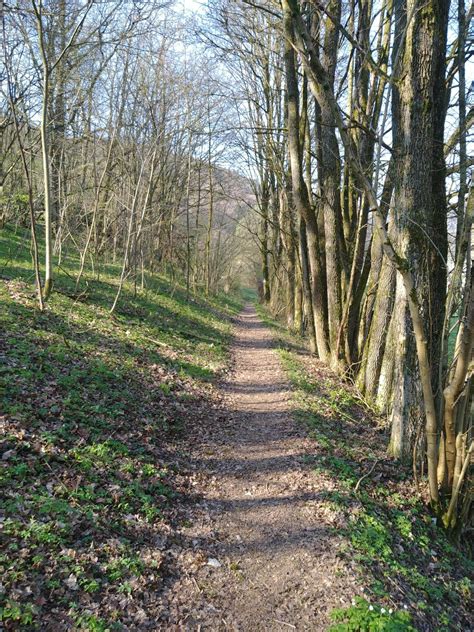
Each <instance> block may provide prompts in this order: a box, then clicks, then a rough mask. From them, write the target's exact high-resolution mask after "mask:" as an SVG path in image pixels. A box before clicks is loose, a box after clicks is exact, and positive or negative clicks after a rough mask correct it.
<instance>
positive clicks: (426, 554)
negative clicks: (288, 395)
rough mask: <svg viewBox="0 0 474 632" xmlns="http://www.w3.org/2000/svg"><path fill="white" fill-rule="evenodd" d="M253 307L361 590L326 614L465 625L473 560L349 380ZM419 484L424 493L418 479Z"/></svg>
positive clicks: (396, 624)
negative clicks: (273, 346)
mask: <svg viewBox="0 0 474 632" xmlns="http://www.w3.org/2000/svg"><path fill="white" fill-rule="evenodd" d="M260 312H261V315H262V317H263V318H264V319H265V320H266V321H267V323H268V324H270V325H271V326H272V327H273V329H274V331H275V335H276V340H277V344H278V349H279V353H280V356H281V358H282V361H283V365H284V367H285V369H286V371H287V374H288V377H289V379H290V381H291V383H292V385H293V388H294V402H295V408H296V415H297V418H298V419H299V420H301V422H302V423H304V424H305V425H306V426H307V428H308V430H309V433H310V435H311V436H312V437H313V438H314V439H315V444H314V445H315V450H314V456H313V458H312V462H313V463H314V472H315V474H316V475H317V476H322V477H325V478H327V482H328V490H332V491H328V493H327V503H328V506H329V507H331V509H333V510H336V511H337V512H339V513H340V514H343V516H344V517H343V521H342V522H343V524H344V535H345V536H346V539H347V545H346V551H345V553H344V557H345V560H346V562H347V564H348V565H349V566H351V567H352V568H353V569H354V572H355V573H356V574H357V576H358V578H359V585H360V587H361V588H363V589H364V592H363V593H362V596H365V598H364V599H363V600H362V599H361V600H359V599H358V600H357V601H356V603H355V605H354V606H353V607H352V608H349V609H348V610H346V611H339V612H338V613H335V614H336V617H338V618H339V620H340V621H342V624H340V626H341V627H337V625H335V627H334V630H341V631H343V630H359V629H361V630H371V629H373V630H379V629H382V630H393V631H397V630H398V631H401V630H409V629H413V627H410V625H411V626H415V629H419V630H426V631H430V632H431V631H434V630H436V631H440V632H441V631H447V630H460V631H461V630H462V631H466V630H468V629H471V627H470V624H471V623H472V618H471V614H470V613H472V610H471V611H470V606H471V607H472V601H471V602H470V598H471V596H472V582H471V580H470V578H472V576H473V570H474V566H473V564H472V562H470V561H469V560H468V559H467V558H465V557H464V556H463V555H462V553H461V552H460V551H458V550H457V549H456V548H454V547H453V546H452V545H451V544H450V542H449V541H448V540H447V538H446V536H445V534H444V532H443V531H442V530H441V529H440V528H438V527H437V526H436V525H435V524H434V523H433V520H432V518H431V516H430V514H429V512H428V511H427V509H426V505H425V503H424V502H423V493H422V494H421V495H420V493H418V492H417V490H416V489H415V486H414V484H413V482H412V472H411V470H410V469H408V468H406V467H404V466H402V465H401V464H400V463H398V462H396V461H394V460H393V459H390V458H389V457H387V455H386V451H385V448H386V445H387V436H386V429H385V428H384V427H383V424H382V423H381V420H380V419H377V418H376V416H375V415H374V414H372V413H371V412H370V411H367V410H366V409H365V408H363V407H362V405H361V402H360V400H358V399H357V394H356V393H355V391H354V390H352V389H351V388H350V386H348V385H347V384H345V383H344V382H342V381H341V380H339V379H338V378H337V377H336V376H335V375H334V374H331V373H330V372H329V371H328V370H327V369H326V368H325V367H324V365H323V364H322V363H320V362H318V361H317V360H315V359H313V358H310V357H309V356H307V355H305V354H301V353H300V352H299V351H300V350H299V349H298V344H299V341H297V340H295V339H294V338H292V337H291V336H290V335H289V334H288V333H287V332H286V331H285V330H284V329H283V328H282V327H281V326H280V325H278V324H277V323H275V322H273V321H272V320H271V319H269V318H268V316H267V315H266V314H265V313H264V312H263V310H260ZM372 468H373V470H372ZM365 475H367V477H366V478H364V479H363V480H362V481H361V482H360V484H359V489H358V492H357V493H354V489H355V487H356V485H357V483H358V481H359V480H360V479H361V477H362V476H365ZM421 487H422V492H423V489H424V487H425V485H424V482H422V485H421ZM371 606H372V609H370V607H371ZM382 608H383V609H384V611H385V612H381V609H382ZM390 609H391V610H393V613H390V614H389V610H390ZM405 612H406V613H407V614H408V615H411V617H410V619H411V623H410V622H409V621H408V617H406V616H405V615H404V613H405ZM350 624H352V625H354V626H357V625H359V626H362V627H349V626H350ZM371 624H372V625H373V626H374V627H373V628H371V627H369V625H371ZM364 625H365V626H366V627H363V626H364ZM377 625H379V626H380V627H377Z"/></svg>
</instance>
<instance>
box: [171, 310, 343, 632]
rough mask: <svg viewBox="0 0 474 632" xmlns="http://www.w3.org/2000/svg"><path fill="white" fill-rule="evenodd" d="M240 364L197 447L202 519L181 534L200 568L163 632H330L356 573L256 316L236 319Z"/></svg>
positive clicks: (186, 582)
mask: <svg viewBox="0 0 474 632" xmlns="http://www.w3.org/2000/svg"><path fill="white" fill-rule="evenodd" d="M233 360H234V370H233V372H232V374H231V376H230V378H229V380H228V382H227V383H226V384H224V385H223V391H224V402H225V406H226V412H225V415H224V417H223V419H221V422H220V423H219V424H214V427H213V428H212V429H211V431H210V433H209V436H208V437H206V440H205V442H204V444H203V445H201V446H200V447H199V453H200V464H199V469H200V470H201V473H200V475H199V477H198V479H199V482H198V483H197V486H198V487H199V488H200V489H199V490H198V491H199V493H200V494H201V497H203V498H204V499H203V500H202V501H201V502H200V505H199V511H200V517H199V519H198V520H197V521H195V522H194V524H193V525H192V526H190V527H189V528H187V529H186V530H183V536H184V537H186V538H188V539H189V540H188V542H189V546H190V547H191V548H192V550H193V552H194V554H193V556H191V554H189V556H191V557H192V559H193V560H194V562H195V567H194V570H192V571H188V573H187V576H186V577H185V578H183V579H181V580H180V582H178V585H176V586H175V587H174V591H173V592H174V594H175V595H180V596H179V597H177V598H176V601H175V602H174V604H173V605H172V606H171V605H170V607H172V609H173V610H174V615H173V617H172V620H171V621H170V624H169V625H168V626H167V629H179V630H181V629H189V630H224V629H231V630H243V631H252V632H253V631H256V630H290V629H297V630H324V629H326V627H327V623H328V611H329V610H331V609H332V608H333V607H336V606H340V605H341V601H342V600H341V596H343V601H344V602H345V603H346V604H347V602H348V601H350V597H351V595H352V594H353V590H354V586H350V584H351V583H352V582H353V579H352V574H351V573H348V572H347V571H346V569H345V568H344V565H343V563H342V562H341V561H340V560H339V559H338V557H337V551H338V547H339V546H340V544H341V540H340V538H339V537H338V535H337V528H336V529H335V528H334V527H337V521H336V522H335V517H334V515H332V514H331V511H330V510H329V509H328V507H327V503H325V501H324V493H325V492H326V491H328V490H327V488H326V487H325V483H324V482H322V481H321V480H319V478H318V477H317V476H316V475H315V474H314V472H313V471H312V468H311V465H310V463H309V461H310V459H309V458H308V457H310V456H311V454H314V442H313V441H312V440H310V439H308V438H307V437H305V435H304V432H303V430H302V429H301V428H299V427H298V425H297V423H296V422H295V421H294V420H293V419H292V416H291V401H290V395H291V393H290V390H289V386H288V384H287V382H286V380H285V376H284V373H283V370H282V368H281V365H280V360H279V358H278V355H277V353H276V352H275V351H274V350H273V349H272V337H271V334H270V331H269V330H268V328H267V327H266V326H265V325H263V324H262V322H261V321H260V319H259V318H258V316H257V314H256V312H255V309H254V308H253V307H250V306H247V307H246V308H245V310H244V311H243V313H242V314H241V316H240V318H239V320H238V323H237V327H236V337H235V342H234V347H233ZM189 556H188V557H189ZM188 561H189V560H188ZM173 620H174V627H173V625H171V622H172V621H173Z"/></svg>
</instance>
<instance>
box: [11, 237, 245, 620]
mask: <svg viewBox="0 0 474 632" xmlns="http://www.w3.org/2000/svg"><path fill="white" fill-rule="evenodd" d="M77 270H78V260H77V258H76V257H74V256H66V255H65V256H63V261H62V263H61V268H57V270H56V281H55V290H56V291H54V292H53V294H52V296H51V299H50V301H49V302H48V305H47V309H46V310H45V311H44V312H40V311H39V310H38V309H37V306H36V303H35V295H34V289H33V287H32V282H33V274H32V268H31V256H30V252H29V235H28V232H27V231H18V232H16V231H13V230H11V229H8V228H7V229H4V230H2V232H1V235H0V276H1V280H0V332H1V336H0V354H1V360H2V362H1V365H0V395H1V397H2V416H1V417H0V423H1V426H2V437H3V441H2V444H1V447H0V456H1V457H2V459H1V461H0V487H1V500H2V506H1V510H2V527H3V528H2V530H1V531H0V537H1V550H2V554H1V555H0V573H1V576H2V592H1V593H0V621H2V622H3V624H4V626H6V628H7V629H18V628H21V629H30V628H31V629H43V628H44V627H45V626H46V624H48V625H49V626H50V627H51V629H59V627H61V626H64V625H66V626H69V627H70V628H71V629H72V628H75V629H87V630H112V629H128V627H130V626H132V627H133V625H135V624H136V622H135V623H134V621H133V617H132V615H130V617H132V618H128V619H127V618H126V617H127V613H126V610H127V608H126V607H124V606H122V607H121V606H120V603H123V599H124V595H125V596H127V595H128V596H130V595H132V596H133V598H134V599H135V602H136V603H138V604H139V605H140V607H141V608H144V610H145V612H147V608H148V606H147V604H146V600H145V602H141V601H140V600H142V599H143V598H144V597H143V595H146V594H149V591H158V590H159V589H160V586H161V583H162V563H163V560H162V556H161V554H160V551H159V550H158V549H156V547H155V545H154V543H155V542H156V539H157V537H161V535H162V531H163V526H164V525H165V524H166V521H167V520H168V514H171V512H172V511H173V507H174V506H175V505H176V504H178V503H179V501H180V499H181V496H182V493H183V491H182V489H181V487H180V482H179V481H180V477H179V471H178V470H177V466H176V462H175V459H174V458H171V460H170V456H169V455H168V449H169V445H170V444H172V443H173V441H174V440H175V438H178V437H179V436H180V434H181V433H183V432H186V430H187V427H188V425H189V424H191V425H192V424H193V423H195V417H196V411H198V410H200V409H199V406H201V405H205V402H206V398H207V397H208V392H209V387H210V385H209V383H210V382H212V381H213V380H214V379H215V378H216V377H217V376H218V375H219V372H220V371H221V370H222V369H223V368H224V367H225V366H226V363H227V357H228V356H227V354H228V343H229V340H230V333H231V323H230V317H231V316H233V315H235V314H236V313H237V311H238V310H239V309H240V301H241V299H240V298H233V297H228V296H218V297H212V298H210V299H209V300H204V299H203V298H202V297H199V296H195V297H192V299H191V300H190V301H189V302H187V301H186V294H185V291H184V289H183V288H182V287H181V286H180V285H179V284H177V283H170V282H169V280H167V279H166V278H165V277H163V276H158V275H151V274H147V275H146V287H145V289H144V290H143V291H140V290H139V291H137V292H135V288H134V287H133V286H132V285H131V284H126V285H125V287H124V292H123V294H122V297H121V300H120V302H119V304H118V308H117V311H116V313H115V314H114V316H113V317H111V316H110V314H109V309H110V307H111V305H112V303H113V300H114V296H115V292H116V282H117V278H118V275H119V270H120V265H119V263H117V265H111V264H108V265H102V267H101V270H100V275H98V274H97V272H98V270H97V269H96V270H95V272H94V273H93V272H92V271H91V270H90V269H88V270H87V271H86V274H85V276H84V279H83V283H82V284H81V287H80V288H79V292H80V296H79V298H78V300H76V299H75V298H71V297H73V296H74V294H75V291H76V290H75V275H76V273H77ZM150 616H152V615H150ZM124 617H125V618H124Z"/></svg>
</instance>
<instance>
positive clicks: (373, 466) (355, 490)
mask: <svg viewBox="0 0 474 632" xmlns="http://www.w3.org/2000/svg"><path fill="white" fill-rule="evenodd" d="M379 461H380V459H377V460H376V461H375V463H374V464H373V465H372V467H371V468H370V470H369V471H368V472H367V473H366V474H364V476H361V477H360V478H359V480H358V481H357V484H356V486H355V487H354V494H357V491H358V489H359V486H360V484H361V483H362V481H363V480H364V479H366V478H367V477H368V476H370V475H371V474H372V472H373V471H374V470H375V466H376V465H377V463H378V462H379Z"/></svg>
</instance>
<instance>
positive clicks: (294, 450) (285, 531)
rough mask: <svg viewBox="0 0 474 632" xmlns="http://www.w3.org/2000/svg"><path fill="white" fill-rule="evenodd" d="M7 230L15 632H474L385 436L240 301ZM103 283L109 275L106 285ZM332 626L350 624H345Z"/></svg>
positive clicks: (6, 596) (4, 313)
mask: <svg viewBox="0 0 474 632" xmlns="http://www.w3.org/2000/svg"><path fill="white" fill-rule="evenodd" d="M77 269H78V261H77V258H75V257H73V256H70V257H64V258H63V262H62V266H61V268H58V269H57V271H56V274H57V280H56V287H55V292H54V294H53V295H52V297H51V299H50V301H49V303H48V307H47V310H46V311H45V312H39V311H38V310H37V309H36V306H35V297H34V292H33V289H32V274H31V262H30V253H29V235H28V234H27V232H25V234H23V233H22V231H18V230H15V231H10V230H4V231H3V233H2V234H1V235H0V278H1V279H0V362H1V364H0V395H1V397H2V405H1V409H0V502H1V506H0V629H5V630H46V631H52V632H57V631H58V632H61V631H63V630H89V631H90V632H107V631H109V630H110V631H113V630H138V631H140V630H152V631H153V630H176V631H181V630H189V631H196V632H197V631H199V630H202V631H204V630H209V631H211V630H225V629H229V630H241V631H243V632H247V631H248V632H250V631H251V632H253V631H254V630H255V631H258V630H291V629H296V630H316V631H319V630H326V629H329V628H331V629H333V630H341V631H344V630H362V631H363V630H387V631H390V630H392V631H395V632H397V631H403V630H414V629H415V630H420V631H423V632H425V631H426V632H429V631H432V630H437V631H438V630H439V631H448V630H458V631H462V632H467V631H468V630H471V629H473V626H472V621H471V616H470V613H471V612H472V610H471V606H472V602H470V601H469V600H470V596H471V589H472V583H471V578H472V571H473V566H472V563H471V562H470V561H469V560H468V559H467V557H466V556H465V555H463V552H462V551H461V550H459V549H457V548H456V547H455V546H453V545H452V544H451V543H450V542H449V541H448V540H447V539H446V537H445V535H444V532H443V531H442V530H441V529H440V528H439V527H438V526H437V525H436V523H435V520H434V518H433V517H432V516H431V515H430V513H429V512H428V510H427V508H426V502H425V501H426V496H425V482H424V481H423V480H422V481H421V482H420V490H419V491H418V490H417V489H416V487H415V485H414V484H413V482H412V472H411V470H410V469H409V468H407V467H404V466H402V465H400V464H399V463H397V462H396V461H394V460H393V459H390V458H389V457H388V456H387V455H386V445H387V429H386V424H385V423H384V422H383V420H381V419H380V418H378V417H377V416H376V415H375V414H374V413H372V412H371V411H370V410H369V409H368V408H367V407H366V406H365V405H364V404H363V403H362V402H361V401H360V400H359V399H358V396H357V393H356V392H355V391H354V389H353V388H352V387H351V386H350V385H349V384H347V383H346V382H343V381H342V380H341V379H340V378H338V377H337V376H335V375H334V374H333V373H331V371H329V370H328V369H327V367H325V366H324V365H323V364H322V363H320V362H319V361H318V360H317V359H315V358H313V357H311V356H310V355H309V354H308V353H307V352H306V350H305V346H304V344H303V342H302V341H301V340H299V339H297V338H295V337H293V336H291V335H290V334H288V332H287V331H286V330H285V329H284V328H283V327H282V326H281V325H279V324H277V323H275V322H272V321H270V320H269V319H268V316H267V315H266V313H265V312H264V311H263V310H261V309H260V308H259V309H258V310H257V311H258V315H257V313H256V312H255V310H254V308H253V307H250V306H247V307H246V308H245V310H244V311H243V312H242V313H241V314H240V316H239V315H238V314H239V312H240V310H241V301H240V300H233V299H232V300H231V299H229V297H214V298H212V299H208V300H205V299H203V298H200V297H199V296H198V295H196V296H194V297H191V298H190V297H187V296H186V293H185V291H184V290H183V288H182V287H180V286H179V284H178V283H175V282H173V283H172V282H170V281H169V280H168V279H165V278H164V277H158V276H157V275H147V277H146V279H145V281H146V282H145V287H144V288H143V289H140V288H134V287H133V284H131V283H127V284H126V286H125V288H124V293H123V296H122V298H121V301H120V302H119V304H118V308H117V311H116V313H115V314H114V316H113V317H112V316H111V315H110V314H109V309H110V306H111V304H112V302H113V299H114V296H115V292H116V279H117V275H118V273H119V269H120V264H116V265H112V264H111V265H108V266H102V268H101V269H100V270H99V269H97V270H95V271H94V273H92V272H91V271H88V273H87V282H83V283H82V284H81V286H80V287H79V288H76V287H75V275H76V274H77ZM99 272H100V275H99ZM331 626H332V627H331Z"/></svg>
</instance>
